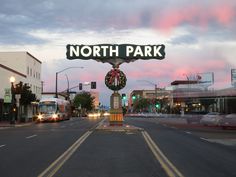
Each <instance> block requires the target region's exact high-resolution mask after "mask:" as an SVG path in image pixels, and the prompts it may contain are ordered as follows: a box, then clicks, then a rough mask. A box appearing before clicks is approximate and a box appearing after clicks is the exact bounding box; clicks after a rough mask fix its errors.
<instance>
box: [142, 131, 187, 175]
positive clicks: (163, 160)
mask: <svg viewBox="0 0 236 177" xmlns="http://www.w3.org/2000/svg"><path fill="white" fill-rule="evenodd" d="M142 135H143V137H144V139H145V141H146V143H147V145H148V146H149V148H150V150H151V151H152V153H153V155H154V156H155V157H156V159H157V160H158V161H159V163H160V164H161V166H162V168H163V169H164V170H165V172H166V174H167V175H168V176H169V177H184V176H183V174H182V173H181V172H180V171H179V170H178V169H177V168H176V167H175V166H174V165H173V164H172V163H171V162H170V161H169V160H168V159H167V157H166V156H165V155H164V154H163V153H162V151H161V150H160V148H159V147H158V146H157V145H156V143H155V142H154V141H153V140H152V138H151V137H150V136H149V134H148V133H147V132H146V131H142Z"/></svg>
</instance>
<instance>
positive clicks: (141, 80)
mask: <svg viewBox="0 0 236 177" xmlns="http://www.w3.org/2000/svg"><path fill="white" fill-rule="evenodd" d="M137 81H140V82H146V83H149V84H151V85H154V86H155V88H154V89H155V99H156V98H157V84H154V83H153V82H150V81H147V80H137Z"/></svg>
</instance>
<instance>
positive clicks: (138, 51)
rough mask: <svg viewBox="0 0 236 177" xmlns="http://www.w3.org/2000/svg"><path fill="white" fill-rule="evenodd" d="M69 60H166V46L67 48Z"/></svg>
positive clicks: (106, 45)
mask: <svg viewBox="0 0 236 177" xmlns="http://www.w3.org/2000/svg"><path fill="white" fill-rule="evenodd" d="M66 48H67V52H66V56H67V58H68V59H70V60H72V59H95V60H96V59H97V60H103V59H115V58H119V59H124V60H130V59H164V58H165V46H164V45H163V44H160V45H134V44H119V45H118V44H114V45H111V44H98V45H70V44H68V45H67V46H66Z"/></svg>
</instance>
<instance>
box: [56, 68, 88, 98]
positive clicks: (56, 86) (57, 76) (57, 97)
mask: <svg viewBox="0 0 236 177" xmlns="http://www.w3.org/2000/svg"><path fill="white" fill-rule="evenodd" d="M72 68H80V69H83V68H84V67H76V66H75V67H68V68H65V69H63V70H61V71H58V72H56V95H55V97H56V98H58V93H57V78H58V74H59V73H61V72H63V71H65V70H68V69H72Z"/></svg>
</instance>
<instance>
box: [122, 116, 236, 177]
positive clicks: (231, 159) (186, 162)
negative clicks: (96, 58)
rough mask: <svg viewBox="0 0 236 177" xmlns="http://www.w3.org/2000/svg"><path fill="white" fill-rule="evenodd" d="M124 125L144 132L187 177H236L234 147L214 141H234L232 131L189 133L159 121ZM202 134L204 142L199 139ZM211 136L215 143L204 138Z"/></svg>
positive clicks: (127, 121) (191, 131)
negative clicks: (228, 138) (129, 125)
mask: <svg viewBox="0 0 236 177" xmlns="http://www.w3.org/2000/svg"><path fill="white" fill-rule="evenodd" d="M126 123H128V124H132V125H136V126H139V127H142V128H144V129H145V130H146V131H147V132H148V133H149V134H150V136H151V137H152V139H153V140H154V141H155V143H156V144H157V145H158V146H159V147H160V149H161V150H162V152H163V153H164V154H165V155H166V157H167V158H168V159H169V160H170V161H171V162H172V163H173V164H174V165H175V166H176V167H177V169H178V170H179V171H180V172H181V173H182V174H183V175H184V176H186V177H234V176H236V169H235V167H236V165H235V164H236V144H229V145H227V144H226V143H225V144H222V143H219V142H217V141H214V140H215V138H216V139H217V137H228V136H230V137H231V138H232V139H233V138H234V140H236V131H235V130H234V131H233V130H232V131H225V132H223V131H221V130H218V131H216V130H215V129H212V128H211V127H209V130H208V131H207V130H206V128H204V129H193V130H191V129H189V128H187V127H186V126H185V128H183V127H181V128H178V124H176V125H177V126H173V124H171V125H170V126H168V124H163V123H162V124H160V123H159V121H158V119H156V120H155V119H140V118H136V119H135V118H127V119H126ZM216 129H217V128H216ZM202 132H204V135H205V138H204V137H202V136H201V135H202ZM213 135H214V139H209V138H207V137H212V136H213ZM232 135H234V137H233V136H232ZM232 139H231V140H232ZM217 140H219V139H217ZM223 140H224V138H223V139H222V141H223Z"/></svg>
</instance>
